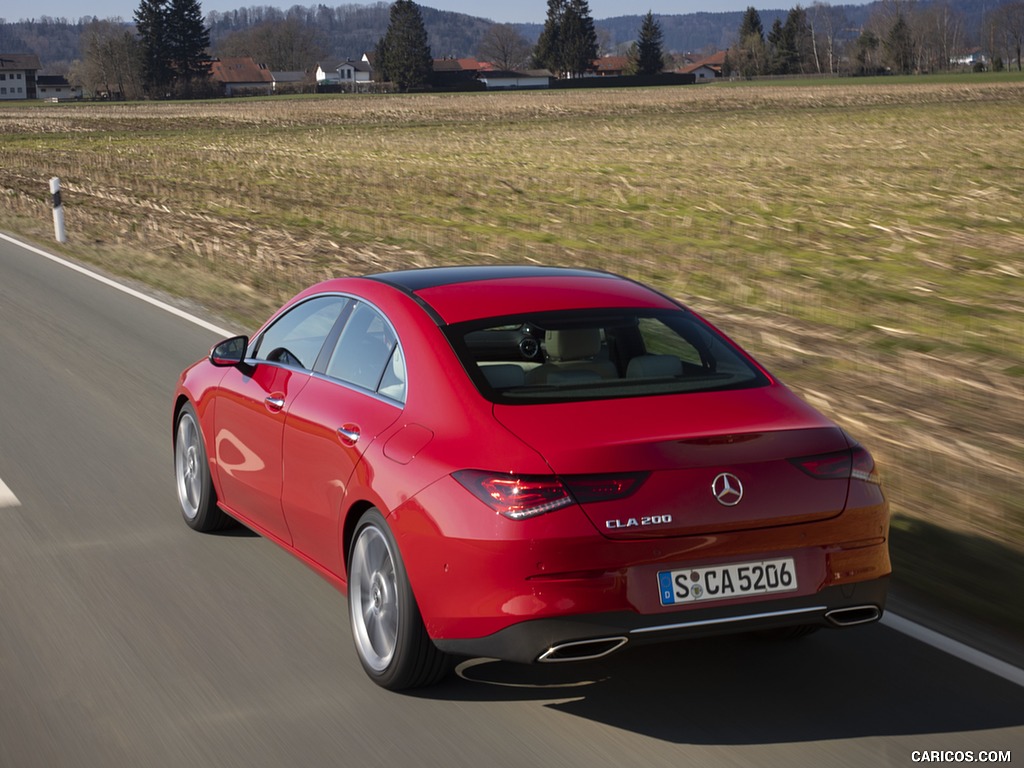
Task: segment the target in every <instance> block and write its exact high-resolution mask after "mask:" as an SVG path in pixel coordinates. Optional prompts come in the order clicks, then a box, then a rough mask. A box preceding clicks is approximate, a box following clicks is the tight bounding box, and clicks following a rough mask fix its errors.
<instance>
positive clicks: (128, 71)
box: [70, 19, 143, 99]
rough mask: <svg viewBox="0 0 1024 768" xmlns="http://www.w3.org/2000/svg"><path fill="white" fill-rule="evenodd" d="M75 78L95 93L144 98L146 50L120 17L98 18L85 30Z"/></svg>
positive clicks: (87, 89)
mask: <svg viewBox="0 0 1024 768" xmlns="http://www.w3.org/2000/svg"><path fill="white" fill-rule="evenodd" d="M70 74H71V75H72V77H73V78H74V79H75V80H77V81H78V82H80V83H81V85H82V87H83V88H84V89H85V91H86V92H87V93H90V94H92V95H94V96H101V95H106V96H107V97H113V98H123V99H139V98H142V95H143V88H142V49H141V47H140V44H139V41H138V39H137V38H136V37H135V35H134V34H132V31H131V29H130V28H129V27H128V26H126V25H125V24H124V23H123V22H121V21H120V20H117V21H114V20H107V21H101V20H99V19H95V20H93V21H92V22H90V23H89V24H88V25H87V26H86V27H85V29H84V30H83V31H82V60H81V61H79V62H76V65H75V67H74V69H73V71H72V72H71V73H70Z"/></svg>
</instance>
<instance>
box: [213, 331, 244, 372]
mask: <svg viewBox="0 0 1024 768" xmlns="http://www.w3.org/2000/svg"><path fill="white" fill-rule="evenodd" d="M248 347H249V337H248V336H234V337H232V338H230V339H225V340H224V341H222V342H220V343H219V344H217V346H215V347H214V348H213V349H211V350H210V362H211V363H212V364H213V365H216V366H218V367H220V368H230V367H231V366H234V365H241V364H242V362H243V361H244V360H245V350H246V349H247V348H248Z"/></svg>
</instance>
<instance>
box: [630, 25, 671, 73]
mask: <svg viewBox="0 0 1024 768" xmlns="http://www.w3.org/2000/svg"><path fill="white" fill-rule="evenodd" d="M661 44H662V35H661V25H660V24H659V23H658V22H657V21H655V20H654V14H652V13H651V12H650V11H647V15H646V16H644V20H643V23H642V24H641V25H640V34H639V35H638V37H637V43H636V73H637V74H638V75H656V74H658V73H659V72H661V71H662V70H663V69H664V68H665V61H664V53H663V51H662V49H661Z"/></svg>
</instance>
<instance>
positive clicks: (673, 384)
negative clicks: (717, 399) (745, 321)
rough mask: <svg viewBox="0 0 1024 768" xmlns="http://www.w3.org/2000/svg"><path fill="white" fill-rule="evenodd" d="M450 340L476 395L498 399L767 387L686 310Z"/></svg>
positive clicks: (543, 318) (494, 328)
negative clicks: (470, 379) (479, 393)
mask: <svg viewBox="0 0 1024 768" xmlns="http://www.w3.org/2000/svg"><path fill="white" fill-rule="evenodd" d="M447 334H448V338H449V340H450V341H451V344H452V347H453V348H454V349H455V351H456V353H457V354H458V355H459V357H460V358H461V360H462V364H463V365H464V366H465V368H466V371H467V372H468V373H469V375H470V377H471V378H472V379H473V381H474V382H475V383H476V385H477V387H478V388H479V389H480V392H481V393H482V394H483V395H484V396H485V397H487V398H488V399H489V400H491V401H493V402H496V403H510V404H511V403H538V402H566V401H574V400H595V399H603V398H618V397H643V396H649V395H667V394H679V393H684V392H708V391H714V390H721V389H742V388H748V387H759V386H764V385H766V384H768V379H767V377H765V376H764V374H762V373H761V372H760V370H758V369H757V368H756V367H755V366H754V365H752V364H751V363H750V362H749V361H748V360H747V359H746V358H745V357H744V356H743V355H742V354H741V353H740V352H739V351H738V350H737V349H736V348H735V347H734V346H733V345H732V344H730V343H729V342H728V341H727V340H725V339H724V338H722V337H721V336H720V335H719V334H717V333H716V332H715V331H714V330H713V329H711V328H710V327H708V326H707V325H706V324H705V323H703V322H701V320H700V319H698V318H697V317H696V316H694V315H693V314H692V313H690V312H687V311H685V310H682V309H680V310H658V309H610V310H598V311H595V310H586V311H562V312H547V313H542V314H536V315H524V316H515V317H501V318H491V319H487V320H477V321H472V322H467V323H459V324H457V325H452V326H449V327H448V328H447Z"/></svg>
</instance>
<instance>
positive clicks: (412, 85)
mask: <svg viewBox="0 0 1024 768" xmlns="http://www.w3.org/2000/svg"><path fill="white" fill-rule="evenodd" d="M376 67H377V69H378V71H379V72H381V73H382V74H383V76H384V79H385V80H389V81H391V82H392V83H394V84H395V85H396V86H397V87H398V90H400V91H403V92H405V91H412V90H420V89H423V88H426V87H427V86H428V85H429V84H430V77H431V75H432V74H433V71H434V62H433V58H432V57H431V55H430V46H429V45H427V30H426V27H424V26H423V16H422V15H421V14H420V8H419V6H418V5H416V3H414V2H413V1H412V0H395V3H394V5H392V6H391V16H390V19H389V21H388V29H387V32H385V33H384V37H382V38H381V39H380V41H379V42H378V43H377V49H376Z"/></svg>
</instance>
